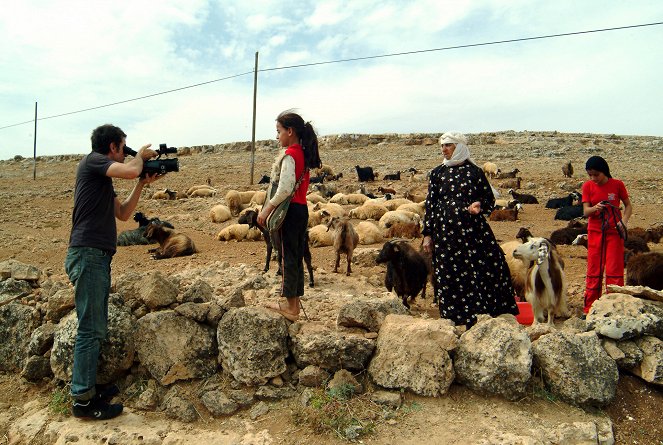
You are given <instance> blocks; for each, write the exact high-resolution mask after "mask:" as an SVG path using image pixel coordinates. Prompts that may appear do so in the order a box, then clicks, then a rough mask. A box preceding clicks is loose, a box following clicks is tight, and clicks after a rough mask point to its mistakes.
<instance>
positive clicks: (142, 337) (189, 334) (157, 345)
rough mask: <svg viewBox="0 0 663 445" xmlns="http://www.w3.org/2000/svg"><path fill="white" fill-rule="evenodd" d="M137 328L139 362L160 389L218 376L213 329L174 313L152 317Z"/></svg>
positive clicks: (148, 315) (142, 320) (156, 314)
mask: <svg viewBox="0 0 663 445" xmlns="http://www.w3.org/2000/svg"><path fill="white" fill-rule="evenodd" d="M137 324H138V329H137V331H136V352H137V353H138V360H139V361H140V362H141V363H142V364H143V366H145V368H147V370H148V371H149V373H150V374H151V375H152V377H154V378H155V379H156V380H157V381H158V382H159V383H160V384H161V385H170V384H171V383H173V382H175V381H177V380H188V379H195V378H205V377H209V376H211V375H213V374H214V373H215V372H216V369H217V362H216V338H215V336H214V328H212V327H210V326H207V325H204V324H200V323H196V322H195V321H193V320H191V319H190V318H187V317H184V316H182V315H179V314H176V313H175V312H174V311H171V310H167V311H159V312H152V313H149V314H147V315H145V316H144V317H142V318H141V319H140V320H138V322H137Z"/></svg>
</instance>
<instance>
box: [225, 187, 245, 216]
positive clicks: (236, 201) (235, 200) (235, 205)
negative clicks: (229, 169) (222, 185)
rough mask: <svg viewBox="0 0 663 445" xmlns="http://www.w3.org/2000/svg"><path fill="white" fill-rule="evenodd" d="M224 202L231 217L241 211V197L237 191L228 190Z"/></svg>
mask: <svg viewBox="0 0 663 445" xmlns="http://www.w3.org/2000/svg"><path fill="white" fill-rule="evenodd" d="M225 200H226V205H227V206H228V208H229V209H230V212H231V213H232V215H233V216H237V215H239V212H240V211H241V210H242V197H241V195H240V194H239V192H238V191H237V190H228V191H227V192H226V197H225Z"/></svg>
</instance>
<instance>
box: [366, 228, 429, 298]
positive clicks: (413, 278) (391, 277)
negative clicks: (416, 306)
mask: <svg viewBox="0 0 663 445" xmlns="http://www.w3.org/2000/svg"><path fill="white" fill-rule="evenodd" d="M375 262H376V263H378V264H382V263H387V274H386V276H385V278H384V285H385V287H386V288H387V290H388V291H391V290H392V289H394V290H395V292H396V295H398V296H399V297H401V298H402V300H403V305H404V306H405V307H406V308H408V309H409V308H410V305H409V304H408V298H409V300H410V302H412V301H414V298H415V297H416V296H417V295H418V294H419V292H421V298H426V282H427V281H428V274H429V270H430V269H429V266H428V262H427V261H426V259H425V258H424V257H423V256H422V255H421V254H420V253H419V252H417V251H416V250H415V249H414V248H413V247H412V246H410V245H409V244H408V243H407V241H403V240H391V241H387V242H386V243H384V245H383V246H382V250H381V251H380V253H379V254H378V257H377V258H376V260H375Z"/></svg>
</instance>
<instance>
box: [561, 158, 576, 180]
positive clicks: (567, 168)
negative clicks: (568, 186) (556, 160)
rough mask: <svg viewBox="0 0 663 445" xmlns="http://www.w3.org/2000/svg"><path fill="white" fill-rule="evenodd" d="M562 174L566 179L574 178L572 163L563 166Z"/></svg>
mask: <svg viewBox="0 0 663 445" xmlns="http://www.w3.org/2000/svg"><path fill="white" fill-rule="evenodd" d="M562 173H563V174H564V177H565V178H572V177H573V165H571V161H568V162H567V163H566V164H564V165H562Z"/></svg>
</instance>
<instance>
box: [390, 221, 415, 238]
mask: <svg viewBox="0 0 663 445" xmlns="http://www.w3.org/2000/svg"><path fill="white" fill-rule="evenodd" d="M420 237H421V228H420V227H419V224H418V223H407V222H397V223H395V224H393V225H392V226H391V227H389V228H388V229H387V230H386V232H385V238H408V239H412V238H420Z"/></svg>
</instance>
